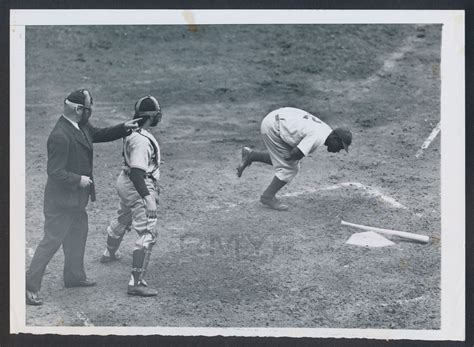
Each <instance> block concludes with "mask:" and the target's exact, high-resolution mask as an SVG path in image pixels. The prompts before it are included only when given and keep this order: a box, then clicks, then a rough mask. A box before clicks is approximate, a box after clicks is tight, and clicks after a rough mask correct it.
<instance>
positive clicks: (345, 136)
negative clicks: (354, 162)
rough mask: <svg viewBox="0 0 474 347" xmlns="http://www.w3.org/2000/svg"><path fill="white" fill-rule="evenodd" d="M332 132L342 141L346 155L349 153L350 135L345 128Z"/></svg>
mask: <svg viewBox="0 0 474 347" xmlns="http://www.w3.org/2000/svg"><path fill="white" fill-rule="evenodd" d="M334 132H335V133H336V135H337V136H339V138H340V139H341V140H342V145H343V146H344V149H345V150H346V152H347V153H349V146H350V144H351V143H352V133H351V132H350V130H349V129H346V128H336V129H334Z"/></svg>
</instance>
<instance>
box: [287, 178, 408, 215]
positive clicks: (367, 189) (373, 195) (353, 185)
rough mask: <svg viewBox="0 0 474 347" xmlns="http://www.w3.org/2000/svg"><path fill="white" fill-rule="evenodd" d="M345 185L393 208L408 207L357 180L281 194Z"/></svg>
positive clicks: (333, 188)
mask: <svg viewBox="0 0 474 347" xmlns="http://www.w3.org/2000/svg"><path fill="white" fill-rule="evenodd" d="M345 187H348V188H355V189H359V190H361V191H363V192H364V193H365V194H367V195H368V196H369V197H371V198H376V199H380V200H381V201H383V202H385V203H387V204H389V205H390V206H392V207H394V208H401V209H405V210H407V209H408V208H407V207H406V206H404V205H402V204H401V203H399V202H398V201H397V200H395V199H394V198H392V197H390V196H387V195H385V194H383V193H382V192H380V191H379V190H378V189H377V188H373V187H369V186H366V185H364V184H362V183H359V182H344V183H338V184H334V185H332V186H328V187H321V188H316V189H308V190H305V191H302V192H294V193H287V194H282V195H281V196H284V197H297V196H300V195H304V194H312V193H317V192H320V191H328V190H336V189H339V188H345Z"/></svg>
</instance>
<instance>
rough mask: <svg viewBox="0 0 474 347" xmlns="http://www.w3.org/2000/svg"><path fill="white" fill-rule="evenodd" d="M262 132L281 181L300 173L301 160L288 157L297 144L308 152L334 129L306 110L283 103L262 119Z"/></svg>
mask: <svg viewBox="0 0 474 347" xmlns="http://www.w3.org/2000/svg"><path fill="white" fill-rule="evenodd" d="M260 130H261V134H262V138H263V142H264V143H265V146H266V147H267V150H268V152H269V154H270V158H271V160H272V165H273V167H274V169H275V171H276V173H275V175H276V176H277V178H278V179H279V180H281V181H285V182H290V181H291V180H292V179H293V178H294V177H295V176H296V174H297V173H298V171H299V168H300V165H299V160H290V161H288V160H285V159H284V158H285V156H288V155H289V154H290V151H291V150H292V149H293V148H294V147H298V148H299V150H300V151H301V152H302V153H303V154H304V155H305V156H307V155H308V154H310V153H312V152H314V150H316V148H318V147H319V146H321V145H322V144H324V142H325V141H326V139H327V137H328V136H329V134H330V133H331V132H332V129H331V128H330V127H329V125H327V124H326V123H324V122H323V121H322V120H320V119H319V118H317V117H315V116H313V115H312V114H310V113H309V112H306V111H304V110H301V109H298V108H293V107H283V108H280V109H277V110H275V111H272V112H270V113H269V114H268V115H267V116H265V118H264V119H263V120H262V124H261V129H260Z"/></svg>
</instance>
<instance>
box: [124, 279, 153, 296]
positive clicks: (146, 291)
mask: <svg viewBox="0 0 474 347" xmlns="http://www.w3.org/2000/svg"><path fill="white" fill-rule="evenodd" d="M127 294H128V295H137V296H156V295H158V292H157V291H156V290H154V289H151V288H148V286H147V285H146V284H145V283H143V282H141V281H140V282H139V283H138V284H135V285H130V284H129V285H128V290H127Z"/></svg>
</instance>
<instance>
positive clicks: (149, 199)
mask: <svg viewBox="0 0 474 347" xmlns="http://www.w3.org/2000/svg"><path fill="white" fill-rule="evenodd" d="M161 117H162V113H161V108H160V105H159V103H158V101H157V100H156V98H155V97H153V96H150V95H148V96H145V97H142V98H140V99H139V100H138V101H137V102H136V103H135V114H134V116H133V118H134V119H140V120H139V123H138V125H139V128H138V129H136V130H134V131H133V132H132V133H131V134H130V135H128V136H126V137H124V139H123V159H124V165H123V168H122V171H121V173H120V175H119V177H118V179H117V184H116V188H117V193H118V195H119V198H120V206H119V210H118V215H117V218H115V219H113V220H112V221H111V222H110V224H109V226H108V227H107V247H106V249H105V251H104V253H103V255H102V257H101V259H100V261H101V262H102V263H108V262H111V261H114V260H118V259H120V257H121V255H120V253H119V251H118V248H119V246H120V243H121V241H122V238H123V236H124V234H125V232H126V231H128V230H130V229H133V230H135V231H136V232H137V234H138V238H137V240H136V242H135V247H134V249H133V260H132V262H133V263H132V273H131V276H130V281H129V283H128V290H127V293H128V294H130V295H138V296H154V295H157V294H158V292H157V291H156V290H154V289H152V288H149V287H148V285H147V283H146V282H145V279H144V276H145V271H146V269H147V267H148V263H149V260H150V255H151V250H152V248H153V245H154V244H155V243H156V240H157V230H156V222H157V203H158V195H159V187H158V180H159V178H160V161H161V156H160V146H159V144H158V142H157V141H156V139H155V137H154V136H153V135H152V134H151V133H150V132H149V131H148V129H150V128H151V127H155V126H156V125H158V123H159V122H160V121H161Z"/></svg>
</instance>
